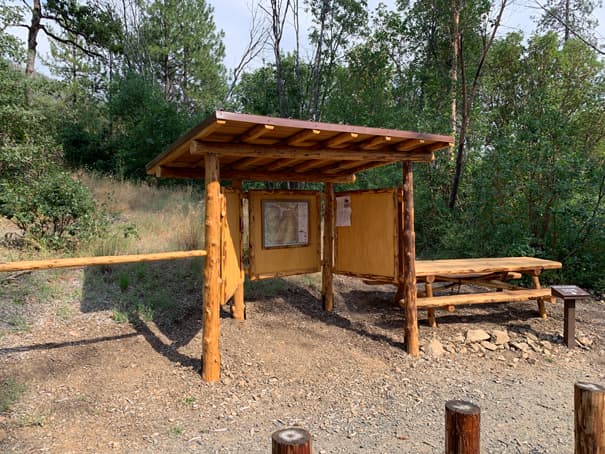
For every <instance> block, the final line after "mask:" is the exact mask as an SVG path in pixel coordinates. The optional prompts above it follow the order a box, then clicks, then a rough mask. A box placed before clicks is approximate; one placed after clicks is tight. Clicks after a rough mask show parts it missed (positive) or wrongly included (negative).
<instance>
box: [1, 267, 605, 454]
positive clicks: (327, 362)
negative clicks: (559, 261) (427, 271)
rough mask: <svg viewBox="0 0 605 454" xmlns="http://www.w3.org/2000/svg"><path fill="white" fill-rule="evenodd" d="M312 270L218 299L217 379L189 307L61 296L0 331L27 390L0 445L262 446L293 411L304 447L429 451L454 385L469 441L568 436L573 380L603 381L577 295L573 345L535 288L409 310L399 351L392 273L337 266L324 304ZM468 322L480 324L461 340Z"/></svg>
mask: <svg viewBox="0 0 605 454" xmlns="http://www.w3.org/2000/svg"><path fill="white" fill-rule="evenodd" d="M71 278H72V279H74V280H77V279H82V276H81V273H80V274H78V272H73V274H72V275H71ZM317 281H318V277H317V276H311V277H302V278H290V279H284V280H278V281H274V282H273V283H264V284H259V286H258V287H256V288H255V287H254V286H253V287H251V288H250V291H249V292H248V296H249V298H248V304H247V316H248V319H247V320H246V321H245V322H238V321H235V320H233V319H231V318H229V317H228V315H227V314H226V313H225V314H224V316H223V318H222V320H221V323H222V325H221V352H222V361H223V368H222V378H221V381H220V382H219V383H216V384H207V383H203V382H202V381H201V379H200V376H199V367H200V361H199V357H200V353H201V332H200V329H201V326H200V321H199V319H198V316H196V315H195V312H194V316H192V317H189V318H187V319H184V320H182V322H181V323H178V324H176V325H175V324H172V325H164V324H162V322H161V321H160V320H155V321H153V320H151V321H145V320H138V321H137V320H133V321H131V322H130V323H117V322H115V321H114V320H113V319H112V313H111V312H110V311H109V310H101V309H99V310H96V311H94V310H92V311H91V310H89V311H83V310H81V309H82V305H81V303H80V301H78V300H77V299H75V300H74V301H72V302H71V303H69V304H72V305H73V315H72V316H71V317H70V318H69V319H67V320H66V319H65V318H60V317H56V316H54V315H53V314H52V313H49V314H47V316H46V317H39V318H38V321H37V323H36V324H35V325H33V326H32V327H31V328H30V329H29V330H28V331H26V332H21V333H14V334H7V335H5V336H4V337H2V338H0V379H2V380H5V379H7V378H9V377H10V378H13V379H15V380H17V381H18V382H20V383H24V384H25V385H26V391H25V392H24V394H23V396H22V398H21V399H20V401H19V402H18V403H16V404H15V405H14V406H13V409H12V410H11V411H10V412H8V413H6V414H4V415H0V451H4V452H34V451H36V452H37V451H45V452H61V453H65V452H174V453H181V452H217V453H218V452H221V453H223V452H224V453H231V452H233V453H235V452H268V451H269V450H270V446H271V441H270V437H271V433H272V432H274V431H275V430H278V429H281V428H283V427H287V426H302V427H304V428H305V429H307V430H308V431H309V432H310V433H311V434H312V436H313V447H314V452H316V453H317V452H319V453H322V452H325V453H332V452H335V453H336V452H347V453H349V452H381V453H382V452H384V453H390V452H409V453H438V452H443V446H444V405H445V402H446V401H447V400H450V399H462V400H470V401H472V402H474V403H476V404H477V405H479V406H480V407H481V446H482V452H486V453H572V452H573V384H574V382H575V381H578V380H581V381H589V382H595V383H601V384H603V383H604V382H605V316H604V315H605V304H603V303H602V302H597V301H591V302H588V301H587V302H581V303H578V308H577V320H578V325H577V330H578V339H579V340H580V341H581V343H580V342H579V343H578V347H577V348H575V349H573V350H570V349H567V348H565V347H564V346H563V345H562V338H561V334H562V320H563V307H562V304H561V303H556V304H552V305H549V306H548V308H549V318H548V319H547V320H542V319H539V318H538V317H537V311H536V307H537V305H536V303H535V302H528V303H512V304H500V305H483V306H475V307H469V308H461V309H459V310H457V311H456V312H454V313H451V314H450V313H447V312H438V323H439V326H438V327H437V328H429V327H428V326H427V325H426V317H425V316H426V314H425V313H424V312H423V313H421V314H420V316H419V318H420V337H421V342H422V343H423V350H424V351H423V354H422V355H421V356H420V358H417V359H414V358H411V357H409V356H408V355H407V354H406V353H405V351H404V349H403V345H402V341H403V318H402V316H403V314H402V311H401V309H400V308H399V307H398V306H397V305H396V304H394V302H393V300H394V291H393V289H392V288H390V287H375V286H374V287H368V286H365V285H364V284H362V283H361V282H360V281H358V280H354V279H349V278H342V277H337V278H336V280H335V286H336V290H337V294H336V304H335V311H334V313H331V314H328V313H324V312H323V311H322V310H321V304H320V302H319V294H318V290H317V289H318V285H317ZM262 295H264V296H262ZM267 295H270V297H267ZM64 304H65V302H64ZM197 304H199V302H198V303H197ZM101 306H102V305H101ZM198 307H199V306H198ZM477 329H481V330H484V331H485V332H486V333H487V335H489V337H490V339H489V340H485V341H483V343H481V341H478V342H470V340H469V339H467V337H468V335H467V334H468V331H469V330H477ZM498 330H500V331H502V330H505V331H506V335H507V336H508V337H509V339H508V341H506V342H503V339H502V337H501V336H502V333H499V334H498V333H497V331H498ZM471 334H472V333H471ZM475 334H476V333H475ZM480 334H481V333H480ZM496 334H498V339H496V337H497V336H496ZM496 340H497V341H498V342H496ZM504 340H506V339H504ZM430 341H433V342H430ZM497 343H499V344H500V345H496V344H497ZM429 344H430V345H429ZM439 347H443V351H442V350H440V348H439ZM494 347H495V348H494ZM492 350H494V351H492Z"/></svg>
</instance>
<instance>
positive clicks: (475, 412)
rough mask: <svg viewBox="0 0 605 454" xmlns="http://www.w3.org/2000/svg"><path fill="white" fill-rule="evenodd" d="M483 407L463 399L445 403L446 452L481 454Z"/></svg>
mask: <svg viewBox="0 0 605 454" xmlns="http://www.w3.org/2000/svg"><path fill="white" fill-rule="evenodd" d="M480 425H481V409H480V408H479V407H478V406H477V405H475V404H473V403H471V402H465V401H463V400H448V401H447V402H446V403H445V454H479V452H480Z"/></svg>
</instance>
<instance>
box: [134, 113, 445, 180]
mask: <svg viewBox="0 0 605 454" xmlns="http://www.w3.org/2000/svg"><path fill="white" fill-rule="evenodd" d="M452 142H453V138H452V137H450V136H443V135H435V134H422V133H417V132H411V131H399V130H393V129H382V128H368V127H363V126H349V125H342V124H335V123H320V122H313V121H303V120H293V119H289V118H275V117H265V116H260V115H248V114H239V113H232V112H223V111H217V112H214V113H213V114H212V115H210V116H209V117H208V118H206V119H205V120H204V121H202V122H201V123H200V124H199V125H197V126H196V127H194V128H193V129H191V130H190V131H189V132H188V133H186V134H185V135H183V136H182V137H180V138H179V139H178V140H177V141H176V142H174V143H173V144H172V145H170V146H169V147H168V148H167V149H166V150H165V151H164V152H163V153H161V154H160V155H159V156H157V157H156V158H155V159H153V160H152V161H151V162H150V163H149V164H147V166H146V167H147V173H148V174H150V175H156V176H158V177H165V178H204V155H205V154H206V153H214V154H216V155H218V156H219V160H220V177H221V179H226V180H230V179H240V180H260V181H306V182H343V183H344V182H349V183H350V182H353V181H355V174H356V173H357V172H361V171H363V170H367V169H370V168H373V167H379V166H383V165H386V164H390V163H393V162H399V161H418V162H426V161H432V160H433V159H434V156H433V153H434V152H435V151H437V150H440V149H443V148H447V147H449V146H450V144H451V143H452Z"/></svg>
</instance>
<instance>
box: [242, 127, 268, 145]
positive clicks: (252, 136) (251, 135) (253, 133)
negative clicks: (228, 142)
mask: <svg viewBox="0 0 605 454" xmlns="http://www.w3.org/2000/svg"><path fill="white" fill-rule="evenodd" d="M274 129H275V126H273V125H256V126H254V127H253V128H251V129H249V130H248V131H246V132H245V133H243V134H242V135H241V136H239V137H238V138H237V140H239V141H240V142H252V141H254V140H256V139H258V138H260V137H262V136H264V135H265V134H267V133H268V132H271V131H273V130H274Z"/></svg>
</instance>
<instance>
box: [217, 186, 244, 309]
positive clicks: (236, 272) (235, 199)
mask: <svg viewBox="0 0 605 454" xmlns="http://www.w3.org/2000/svg"><path fill="white" fill-rule="evenodd" d="M224 195H225V199H226V207H227V219H226V224H225V229H224V230H223V254H224V255H225V257H224V259H223V264H224V266H223V270H222V277H223V286H224V292H225V293H224V302H227V301H228V300H229V299H230V298H231V297H232V296H233V294H234V293H235V290H236V289H237V286H238V285H239V283H240V282H241V281H242V278H243V276H242V267H241V264H242V261H241V252H242V239H241V236H242V235H241V214H242V201H241V191H238V190H235V189H224Z"/></svg>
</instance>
